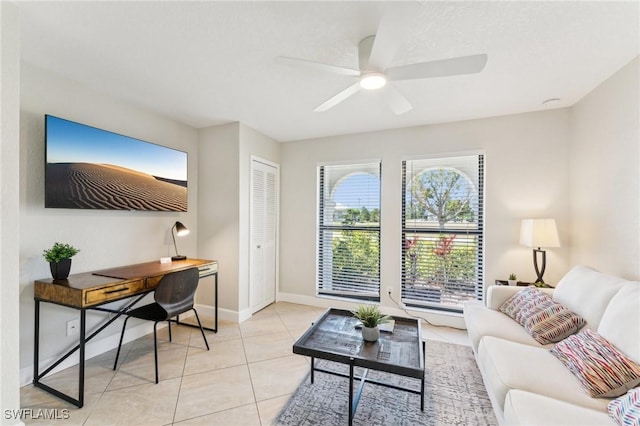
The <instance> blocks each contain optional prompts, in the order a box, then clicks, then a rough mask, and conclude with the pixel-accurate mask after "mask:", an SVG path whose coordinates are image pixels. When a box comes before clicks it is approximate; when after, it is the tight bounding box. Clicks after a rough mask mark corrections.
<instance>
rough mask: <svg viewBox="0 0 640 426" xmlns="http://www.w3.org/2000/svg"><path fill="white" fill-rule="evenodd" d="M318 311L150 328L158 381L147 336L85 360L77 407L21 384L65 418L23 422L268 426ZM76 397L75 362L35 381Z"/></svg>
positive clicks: (38, 405) (24, 392) (34, 400)
mask: <svg viewBox="0 0 640 426" xmlns="http://www.w3.org/2000/svg"><path fill="white" fill-rule="evenodd" d="M322 312H324V308H318V307H312V306H305V305H296V304H292V303H284V302H278V303H275V304H273V305H271V306H269V307H267V308H265V309H264V310H262V311H260V312H259V313H257V314H256V315H254V316H253V317H252V318H251V319H250V320H248V321H245V322H243V323H242V324H236V323H231V322H225V321H221V322H220V324H219V329H218V333H217V334H214V333H212V332H206V334H207V339H208V341H209V345H210V347H211V350H210V351H207V350H206V348H205V346H204V342H203V340H202V336H201V335H200V330H198V329H197V328H191V327H180V326H174V327H172V328H171V330H172V337H173V342H169V341H168V333H167V329H166V328H164V329H162V330H161V331H159V333H158V343H159V344H158V353H159V370H160V383H159V384H155V383H154V380H155V376H154V368H153V334H150V335H147V336H144V337H142V338H140V339H137V340H135V341H133V342H130V343H128V344H126V345H124V346H123V347H122V352H121V354H120V365H119V366H118V369H117V370H116V371H114V370H112V366H113V361H114V359H115V350H113V351H110V352H107V353H105V354H102V355H100V356H98V357H95V358H92V359H90V360H88V361H87V363H86V369H85V377H86V378H85V405H84V407H83V408H81V409H78V408H77V407H75V406H73V405H71V404H68V403H66V402H64V401H62V400H60V399H58V398H56V397H54V396H52V395H50V394H48V393H46V392H44V391H42V390H41V389H36V388H34V387H33V385H28V386H25V387H23V388H22V389H21V405H22V408H27V409H33V411H34V412H37V410H39V409H67V410H69V411H68V413H69V418H68V419H60V420H42V419H28V418H26V419H23V421H25V423H34V424H40V425H44V424H58V423H59V424H64V425H75V424H78V425H87V426H89V425H130V424H143V425H172V424H175V425H199V424H202V425H224V426H231V425H270V424H272V423H273V420H274V418H275V417H276V416H277V415H278V413H279V412H280V410H281V409H282V407H283V406H284V404H285V403H286V402H287V400H288V399H289V397H290V395H291V394H292V393H293V392H294V391H295V389H296V388H297V386H298V384H299V383H300V381H301V380H302V379H303V378H304V377H305V375H306V374H307V372H308V371H309V359H308V358H307V357H303V356H299V355H294V354H293V353H292V351H291V347H292V345H293V343H294V342H295V340H296V339H297V338H298V337H299V336H300V335H302V333H303V332H304V331H305V330H306V329H307V328H308V327H309V325H310V324H311V323H312V322H313V321H314V320H315V319H316V318H317V317H318V316H319V315H320V314H321V313H322ZM423 337H424V338H425V339H430V340H440V341H446V342H451V343H457V344H465V345H468V344H469V342H468V338H467V334H466V332H465V331H461V330H455V329H451V328H445V327H437V328H436V327H430V326H428V325H425V324H424V323H423ZM43 382H44V383H47V384H50V385H51V386H54V387H56V388H58V389H60V390H62V391H63V392H66V393H69V394H70V395H77V367H72V368H69V369H67V370H64V371H61V372H59V373H56V374H54V375H51V376H49V377H47V378H45V379H44V380H43Z"/></svg>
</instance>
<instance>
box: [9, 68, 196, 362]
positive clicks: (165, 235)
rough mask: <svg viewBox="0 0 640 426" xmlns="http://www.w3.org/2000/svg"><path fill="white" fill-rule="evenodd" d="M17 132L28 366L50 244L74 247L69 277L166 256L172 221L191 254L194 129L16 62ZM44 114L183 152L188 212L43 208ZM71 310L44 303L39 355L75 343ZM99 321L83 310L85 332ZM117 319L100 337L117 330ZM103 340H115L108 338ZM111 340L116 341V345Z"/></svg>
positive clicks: (23, 345)
mask: <svg viewBox="0 0 640 426" xmlns="http://www.w3.org/2000/svg"><path fill="white" fill-rule="evenodd" d="M21 87H22V90H21V105H20V118H21V126H20V127H21V128H20V130H21V132H20V221H21V231H20V354H21V366H22V368H23V369H24V368H25V367H28V366H31V365H32V362H33V359H32V357H33V355H32V354H33V352H32V351H33V350H32V348H33V281H34V280H35V279H38V278H45V277H48V276H50V272H49V268H48V264H47V263H46V262H45V261H44V259H43V257H42V250H43V249H45V248H48V247H49V246H51V245H52V244H53V243H54V242H55V241H61V242H67V243H70V244H73V245H74V246H76V247H78V248H80V249H81V252H80V253H79V254H78V255H76V256H75V257H74V258H73V264H72V273H78V272H85V271H91V270H95V269H101V268H107V267H114V266H120V265H126V264H131V263H138V262H145V261H151V260H156V259H159V258H160V257H162V256H168V255H172V254H173V243H172V240H171V233H170V232H171V231H170V229H171V226H172V225H173V223H174V222H175V221H176V220H180V221H181V222H182V223H184V224H185V225H186V226H187V227H188V228H189V229H190V230H191V231H192V232H191V233H190V234H189V235H188V236H186V237H183V238H180V243H179V244H180V251H181V254H185V255H187V256H190V257H195V256H196V255H197V236H198V220H197V218H198V216H197V211H198V197H197V195H198V161H197V157H198V151H197V148H198V144H197V132H196V130H195V129H193V128H190V127H188V126H185V125H182V124H179V123H177V122H174V121H172V120H169V119H167V118H164V117H161V116H159V115H156V114H153V113H150V112H147V111H144V110H141V109H139V108H136V107H134V106H131V105H129V104H126V103H124V102H121V101H118V100H115V99H113V98H110V97H108V96H106V95H104V94H101V93H98V92H95V91H91V90H88V89H86V88H84V87H82V86H80V85H78V84H76V83H73V82H71V81H69V80H66V79H64V78H61V77H59V76H56V75H54V74H51V73H49V72H46V71H44V70H41V69H38V68H35V67H33V66H30V65H27V64H23V66H22V86H21ZM44 114H52V115H56V116H59V117H62V118H66V119H69V120H73V121H77V122H80V123H84V124H88V125H91V126H95V127H98V128H101V129H105V130H109V131H113V132H116V133H120V134H124V135H127V136H132V137H135V138H139V139H143V140H146V141H149V142H154V143H158V144H160V145H165V146H169V147H172V148H177V149H180V150H183V151H186V152H187V153H188V167H189V172H188V184H189V200H188V203H189V204H188V210H189V211H188V212H186V213H170V212H138V211H108V210H70V209H45V208H44ZM77 316H78V312H77V311H75V310H72V309H66V308H62V307H59V306H54V305H51V304H43V305H42V310H41V328H40V333H41V336H42V338H41V358H42V359H47V358H48V357H50V356H52V355H54V354H58V353H60V352H61V351H62V350H64V349H65V348H68V347H70V346H72V345H74V344H75V343H76V342H77V337H76V336H72V337H67V336H66V321H67V320H70V319H73V318H77ZM102 318H103V315H102V314H99V313H89V314H88V315H87V327H88V330H91V329H92V328H93V326H94V325H95V324H96V323H97V322H98V321H99V320H100V319H102ZM119 326H120V323H119V322H116V323H115V324H114V325H112V326H111V327H110V328H109V329H107V330H106V331H104V332H103V333H102V334H100V335H99V338H100V339H104V340H106V339H109V337H110V335H113V334H114V333H118V332H119V331H120V330H119V329H120V327H119ZM109 341H114V339H113V337H112V338H111V339H110V340H109ZM116 343H117V341H116Z"/></svg>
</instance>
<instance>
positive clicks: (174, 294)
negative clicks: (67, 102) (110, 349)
mask: <svg viewBox="0 0 640 426" xmlns="http://www.w3.org/2000/svg"><path fill="white" fill-rule="evenodd" d="M199 279H200V276H199V274H198V268H190V269H185V270H184V271H178V272H172V273H170V274H167V275H165V276H164V277H162V279H161V280H160V282H159V283H158V286H157V287H156V290H155V292H154V298H155V300H156V301H155V303H150V304H148V305H144V306H140V307H139V308H135V309H132V310H130V311H128V312H126V314H125V315H127V318H126V319H125V320H124V324H123V325H122V334H121V335H120V343H119V344H118V352H117V354H116V361H115V362H114V363H113V369H114V370H115V369H116V366H117V365H118V358H119V357H120V348H121V347H122V339H123V338H124V330H125V328H126V327H127V321H129V318H131V317H134V318H140V319H143V320H148V321H153V322H154V324H153V350H154V355H155V363H156V383H158V337H157V333H156V328H157V326H158V323H159V322H160V321H167V322H168V323H169V341H171V321H170V319H171V318H173V317H175V316H177V315H180V314H183V313H185V312H187V311H190V310H193V312H194V313H195V314H196V320H198V325H199V326H200V332H201V333H202V338H203V339H204V344H205V345H206V346H207V350H209V343H208V342H207V338H206V337H205V335H204V330H203V329H202V324H201V323H200V318H199V317H198V312H197V311H196V310H195V308H194V307H193V303H194V296H195V293H196V288H198V280H199Z"/></svg>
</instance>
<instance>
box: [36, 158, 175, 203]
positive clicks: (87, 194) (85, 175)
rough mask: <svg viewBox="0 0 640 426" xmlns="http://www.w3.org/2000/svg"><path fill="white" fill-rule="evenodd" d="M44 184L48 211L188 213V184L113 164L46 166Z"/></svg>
mask: <svg viewBox="0 0 640 426" xmlns="http://www.w3.org/2000/svg"><path fill="white" fill-rule="evenodd" d="M46 180H47V187H46V190H45V205H46V207H50V208H69V209H78V208H81V209H83V208H84V209H107V210H152V211H153V210H155V211H183V212H186V211H187V181H180V180H171V179H164V178H162V177H156V176H152V175H149V174H146V173H143V172H139V171H136V170H132V169H127V168H125V167H120V166H115V165H112V164H95V163H48V164H47V165H46Z"/></svg>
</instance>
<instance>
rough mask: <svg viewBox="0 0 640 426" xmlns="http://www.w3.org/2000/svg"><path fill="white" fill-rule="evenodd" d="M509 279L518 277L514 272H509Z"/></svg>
mask: <svg viewBox="0 0 640 426" xmlns="http://www.w3.org/2000/svg"><path fill="white" fill-rule="evenodd" d="M509 279H510V280H517V279H518V277H517V276H516V274H509Z"/></svg>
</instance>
